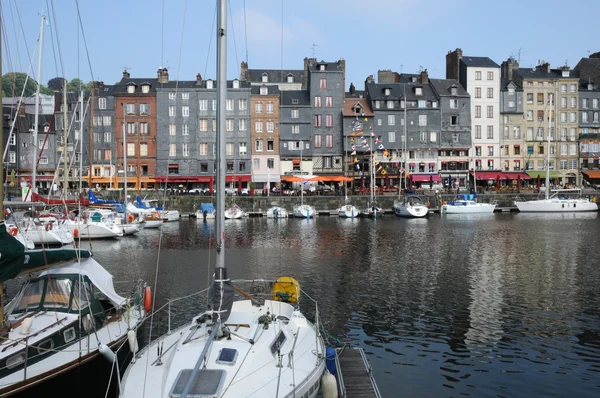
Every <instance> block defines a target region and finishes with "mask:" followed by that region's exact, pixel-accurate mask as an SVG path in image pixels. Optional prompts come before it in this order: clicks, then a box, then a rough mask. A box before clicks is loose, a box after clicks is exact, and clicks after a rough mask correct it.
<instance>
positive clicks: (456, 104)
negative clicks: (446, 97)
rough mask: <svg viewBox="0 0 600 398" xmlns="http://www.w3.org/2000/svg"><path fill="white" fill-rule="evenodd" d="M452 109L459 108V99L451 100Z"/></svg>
mask: <svg viewBox="0 0 600 398" xmlns="http://www.w3.org/2000/svg"><path fill="white" fill-rule="evenodd" d="M450 109H458V100H457V99H451V100H450Z"/></svg>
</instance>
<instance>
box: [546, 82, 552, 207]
mask: <svg viewBox="0 0 600 398" xmlns="http://www.w3.org/2000/svg"><path fill="white" fill-rule="evenodd" d="M549 108H550V109H549V110H548V148H546V152H547V154H546V192H545V193H546V199H548V197H549V196H550V131H552V111H553V108H552V93H550V107H549Z"/></svg>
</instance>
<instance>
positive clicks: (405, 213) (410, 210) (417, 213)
mask: <svg viewBox="0 0 600 398" xmlns="http://www.w3.org/2000/svg"><path fill="white" fill-rule="evenodd" d="M394 214H396V215H397V216H398V217H408V218H422V217H427V214H429V208H428V207H427V206H425V205H411V204H404V203H400V204H395V205H394Z"/></svg>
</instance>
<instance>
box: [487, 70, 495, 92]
mask: <svg viewBox="0 0 600 398" xmlns="http://www.w3.org/2000/svg"><path fill="white" fill-rule="evenodd" d="M487 79H488V80H494V72H488V73H487ZM488 94H489V89H488ZM488 98H492V97H488Z"/></svg>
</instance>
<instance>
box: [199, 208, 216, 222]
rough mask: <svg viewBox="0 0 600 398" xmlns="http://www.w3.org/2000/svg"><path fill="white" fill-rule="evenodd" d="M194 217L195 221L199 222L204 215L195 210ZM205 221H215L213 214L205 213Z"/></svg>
mask: <svg viewBox="0 0 600 398" xmlns="http://www.w3.org/2000/svg"><path fill="white" fill-rule="evenodd" d="M195 216H196V218H197V219H199V220H203V219H204V213H203V212H202V211H201V210H196V213H195ZM206 219H207V220H214V219H215V212H214V211H212V212H207V213H206Z"/></svg>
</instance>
